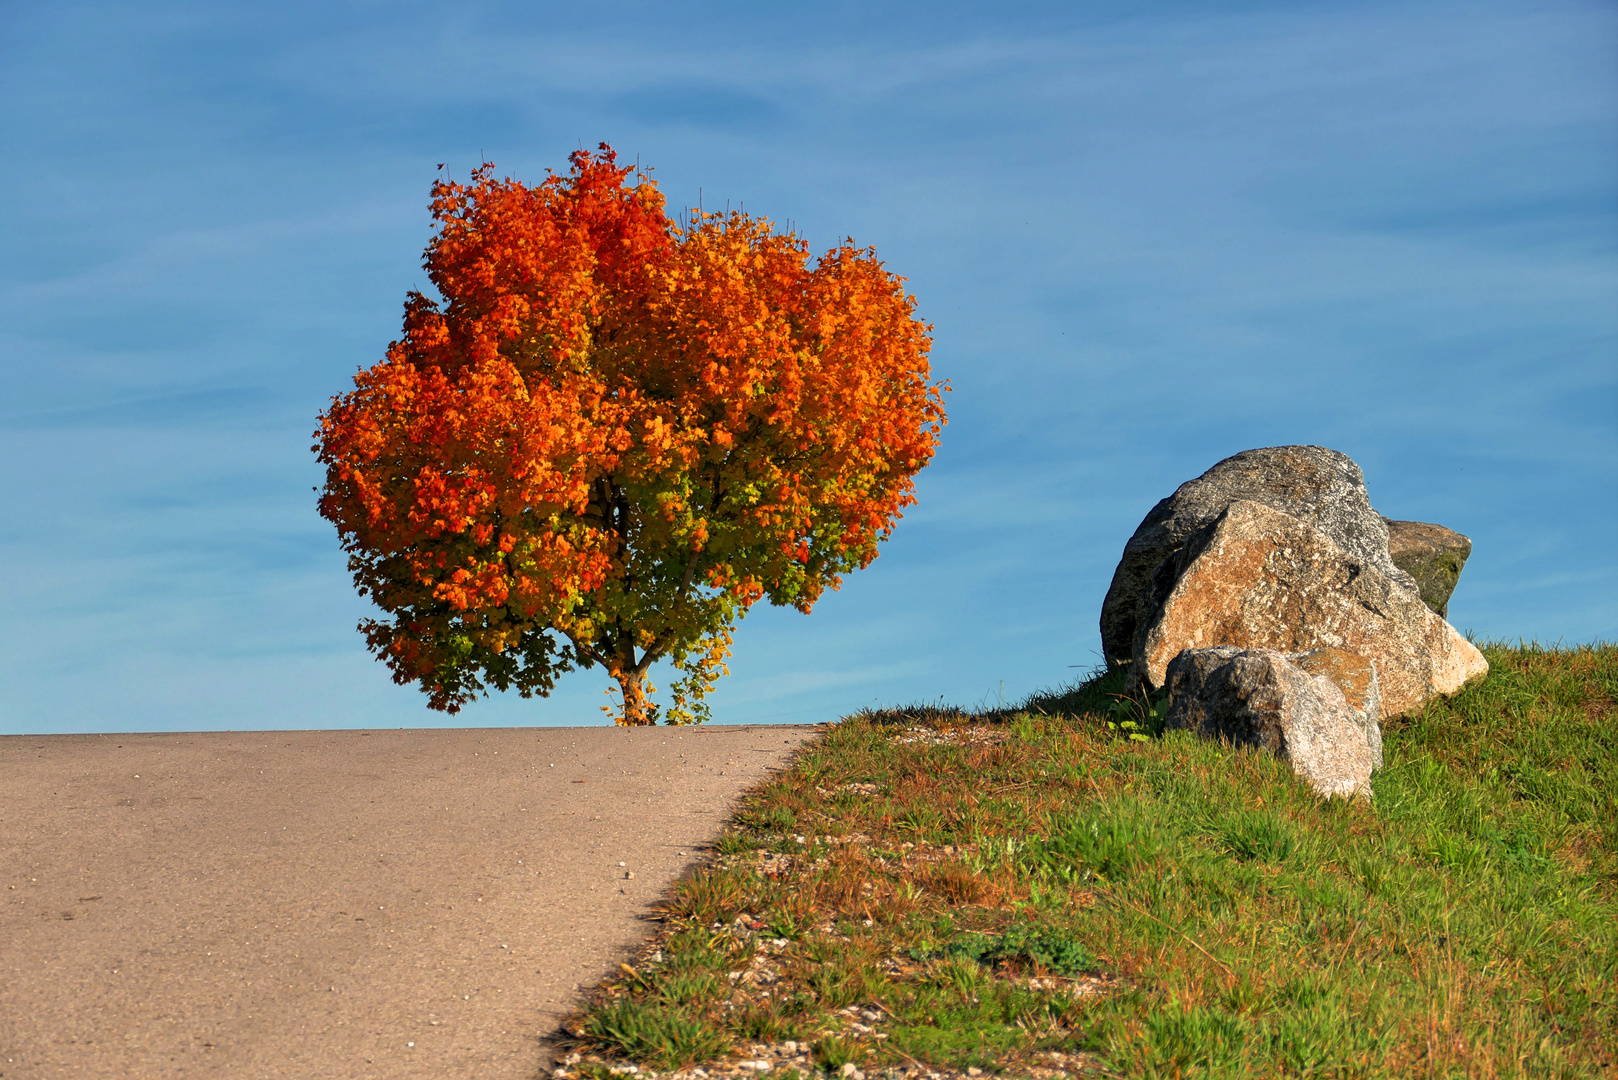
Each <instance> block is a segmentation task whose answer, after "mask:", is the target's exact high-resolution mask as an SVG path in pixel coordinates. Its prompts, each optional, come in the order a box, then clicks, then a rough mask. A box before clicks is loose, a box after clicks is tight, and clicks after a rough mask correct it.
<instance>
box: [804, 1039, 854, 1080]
mask: <svg viewBox="0 0 1618 1080" xmlns="http://www.w3.org/2000/svg"><path fill="white" fill-rule="evenodd" d="M809 1053H810V1058H811V1059H812V1060H813V1061H814V1063H815V1065H816V1066H817V1067H819V1069H820V1071H821V1072H824V1073H826V1074H827V1075H830V1074H832V1073H836V1072H841V1071H842V1068H843V1066H844V1065H849V1064H855V1065H857V1064H859V1059H860V1048H859V1046H858V1044H856V1043H854V1042H851V1041H850V1040H848V1039H844V1038H840V1037H838V1036H836V1035H827V1036H825V1037H824V1038H821V1039H816V1040H815V1044H814V1046H813V1047H811V1048H810V1051H809Z"/></svg>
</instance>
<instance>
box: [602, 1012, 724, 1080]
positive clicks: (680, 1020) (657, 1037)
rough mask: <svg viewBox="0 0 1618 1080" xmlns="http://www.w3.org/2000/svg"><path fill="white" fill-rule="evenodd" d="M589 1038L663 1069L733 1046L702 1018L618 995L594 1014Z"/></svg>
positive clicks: (706, 1056)
mask: <svg viewBox="0 0 1618 1080" xmlns="http://www.w3.org/2000/svg"><path fill="white" fill-rule="evenodd" d="M584 1034H585V1037H586V1038H587V1039H588V1040H589V1041H590V1042H593V1043H594V1044H595V1045H596V1046H598V1047H600V1048H602V1049H604V1050H609V1051H617V1052H619V1053H622V1054H625V1055H626V1056H628V1057H631V1058H634V1059H636V1060H638V1061H645V1062H647V1063H648V1064H652V1065H657V1066H660V1067H662V1068H668V1069H673V1068H679V1067H680V1066H682V1065H689V1064H691V1063H692V1062H694V1061H706V1060H709V1059H711V1058H713V1057H716V1056H718V1055H719V1054H723V1053H724V1052H725V1051H727V1050H729V1049H730V1040H729V1039H728V1038H727V1037H726V1036H725V1033H724V1032H723V1031H721V1030H719V1029H718V1028H716V1027H714V1026H713V1025H712V1024H710V1023H708V1022H706V1021H705V1020H702V1019H695V1018H692V1017H690V1016H689V1015H687V1014H685V1013H682V1012H678V1011H675V1010H672V1009H667V1008H663V1007H660V1006H657V1005H649V1004H646V1003H644V1002H639V1001H634V1000H631V999H629V998H617V999H615V1000H613V1001H609V1002H607V1003H606V1004H604V1005H602V1006H600V1007H598V1008H597V1009H595V1010H594V1011H593V1012H591V1013H590V1015H589V1017H588V1018H587V1019H586V1020H585V1023H584Z"/></svg>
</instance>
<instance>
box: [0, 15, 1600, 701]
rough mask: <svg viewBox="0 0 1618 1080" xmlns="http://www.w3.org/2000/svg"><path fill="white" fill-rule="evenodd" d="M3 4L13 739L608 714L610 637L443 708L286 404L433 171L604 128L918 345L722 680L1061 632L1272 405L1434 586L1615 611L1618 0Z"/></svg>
mask: <svg viewBox="0 0 1618 1080" xmlns="http://www.w3.org/2000/svg"><path fill="white" fill-rule="evenodd" d="M1076 8H1077V9H1080V13H1079V14H1075V13H1074V9H1076ZM6 22H7V32H6V33H5V35H3V36H0V94H3V100H4V102H5V106H6V107H5V108H4V109H3V110H0V160H4V161H5V162H6V164H7V172H8V174H9V175H10V176H11V177H12V184H13V187H12V188H11V189H10V190H11V195H10V196H9V197H8V198H7V200H6V205H5V208H4V210H0V256H3V257H0V447H3V454H4V461H5V463H6V467H5V469H4V471H3V475H0V492H3V496H4V506H5V507H6V513H5V515H4V517H3V519H0V560H3V565H4V567H5V569H4V572H3V574H0V732H10V733H22V732H27V733H44V732H71V731H120V730H121V731H130V730H195V729H213V728H234V729H250V728H312V727H400V726H426V725H441V724H446V723H452V724H456V725H465V726H504V725H514V724H536V725H549V724H593V723H599V722H602V716H601V714H600V713H599V712H598V711H597V708H598V706H599V705H600V704H601V703H602V701H603V700H604V698H603V691H604V690H605V689H606V686H607V680H606V678H605V676H604V675H603V674H601V673H600V672H599V671H596V672H586V673H575V674H573V675H571V676H568V677H567V679H566V680H565V681H564V683H563V685H562V686H561V687H560V688H559V690H558V692H557V693H556V694H555V695H553V696H552V697H551V698H550V699H548V700H533V701H523V700H521V699H519V698H516V697H511V698H510V699H505V698H491V699H488V700H486V701H483V702H479V703H477V704H475V705H473V706H471V707H469V708H468V709H466V710H465V711H463V712H462V713H461V714H460V715H459V716H458V717H456V718H454V719H449V718H446V717H443V716H442V715H440V714H436V713H431V712H429V711H428V710H427V709H426V708H425V706H424V704H423V698H422V696H421V695H420V694H419V692H418V691H415V690H411V689H407V688H399V687H395V686H393V685H392V684H391V683H390V682H389V681H388V678H387V673H386V669H385V668H384V667H383V666H382V665H381V664H379V663H377V662H376V661H374V660H373V659H372V658H371V657H370V656H369V654H367V653H366V651H365V649H364V647H363V643H362V642H361V640H360V638H359V636H358V635H357V634H356V633H355V631H354V625H355V623H356V622H357V621H358V619H359V618H361V617H362V615H363V614H364V613H365V607H364V604H363V603H362V602H361V601H360V599H359V598H358V597H356V596H355V595H354V592H353V589H352V587H351V585H350V583H349V581H348V578H347V575H346V573H345V570H344V559H343V555H342V553H341V552H340V551H339V549H338V546H337V538H336V534H335V532H334V530H333V529H332V528H331V527H330V526H329V525H328V524H327V523H326V522H324V521H323V520H322V519H320V518H319V517H318V516H317V515H316V513H315V509H314V495H313V492H312V491H311V488H313V487H314V486H315V485H316V484H318V483H320V481H321V475H320V472H319V470H318V469H317V467H316V464H315V461H314V459H313V456H312V455H311V454H310V452H309V445H310V441H311V440H310V433H311V432H312V430H313V428H314V425H315V416H316V414H317V413H318V412H319V410H320V409H321V408H322V407H323V406H324V405H325V403H326V402H327V401H328V400H329V399H330V397H331V396H332V395H333V394H336V393H340V392H342V391H343V390H345V389H346V388H347V386H348V385H349V379H350V377H351V376H352V374H353V373H354V371H355V370H356V369H357V368H359V367H361V366H368V365H370V364H371V363H373V362H374V361H375V360H377V359H378V358H379V357H380V356H381V354H382V351H383V348H384V347H385V345H386V343H387V342H388V341H389V340H390V339H391V338H393V337H394V336H396V334H397V331H398V326H399V316H400V311H401V305H402V302H403V299H404V295H405V292H406V291H407V290H408V289H411V288H414V287H421V286H424V285H425V277H424V275H423V273H422V272H421V270H420V256H421V249H422V247H423V245H424V243H425V242H426V240H427V238H428V235H429V224H430V222H429V217H428V214H427V208H426V203H427V191H428V187H429V185H430V184H431V182H432V180H433V179H434V177H435V176H436V175H437V173H436V171H435V169H436V166H437V164H438V163H439V162H447V163H448V168H449V170H450V171H451V172H452V173H453V174H454V175H456V176H458V177H464V176H465V175H466V173H467V172H468V170H470V169H471V168H472V167H473V166H475V165H476V164H477V163H478V162H479V161H480V160H483V159H485V158H487V159H488V160H492V161H493V162H495V163H496V165H497V167H498V169H499V171H500V172H501V173H503V174H509V175H513V176H516V177H518V178H521V179H525V180H529V181H537V180H539V179H541V178H542V177H543V175H544V171H545V169H546V168H547V167H552V168H557V169H561V168H563V167H564V165H565V159H566V155H567V153H568V152H569V151H571V150H573V149H576V148H577V147H579V146H581V145H582V146H593V145H595V144H596V143H597V142H600V141H603V140H605V141H608V142H610V143H612V144H613V145H614V146H615V147H616V148H617V149H618V150H619V151H620V152H621V153H622V154H624V155H626V156H627V157H628V158H629V159H631V160H633V159H635V158H636V157H639V159H640V161H641V162H642V163H643V164H646V165H651V166H653V167H654V168H655V174H654V175H655V176H656V178H657V179H658V181H659V183H660V185H661V186H662V187H663V189H664V190H665V192H667V194H668V195H669V197H670V199H671V201H672V202H674V203H675V204H677V205H678V204H688V203H692V202H695V201H696V199H697V198H698V194H699V191H700V193H701V198H702V200H703V202H704V203H705V204H706V205H708V206H710V207H712V206H717V205H721V204H723V203H724V202H725V201H726V200H730V201H731V202H732V203H744V204H745V205H746V207H747V209H748V211H749V212H751V213H754V214H759V215H763V216H768V217H771V218H773V219H776V220H779V221H785V220H787V219H790V220H791V221H792V222H793V223H794V225H795V226H796V227H797V228H798V229H799V231H801V232H802V233H803V234H804V235H805V237H806V238H807V239H808V240H809V242H810V243H811V244H812V245H813V246H814V247H815V248H816V249H817V250H818V249H824V248H826V247H829V246H831V245H832V244H833V243H834V242H835V241H837V240H838V239H839V238H840V237H842V236H845V235H851V236H853V237H854V238H855V239H856V240H858V241H859V242H861V243H869V244H872V245H875V247H876V248H877V250H878V252H879V254H880V255H881V256H882V257H883V258H884V259H885V260H886V262H887V264H888V266H889V267H890V269H892V270H894V271H895V272H897V273H900V274H903V275H905V276H907V277H908V278H909V280H910V284H911V288H912V290H913V291H914V293H915V294H916V296H917V297H918V299H919V301H920V308H921V314H922V315H923V317H924V318H926V319H927V320H928V321H930V322H932V323H933V324H934V325H935V327H936V330H935V344H934V352H933V362H934V370H935V373H936V374H937V375H938V376H939V377H941V378H947V379H948V380H949V381H950V383H951V384H952V385H953V387H954V391H953V393H952V394H951V395H950V396H949V409H950V415H951V424H950V426H949V428H948V429H947V430H946V432H945V439H944V443H943V446H942V448H941V451H940V453H939V456H938V458H937V459H936V462H935V463H934V464H933V465H932V466H931V467H930V468H929V469H928V470H927V471H926V472H924V473H923V474H922V476H921V478H920V481H919V494H920V499H921V501H920V504H919V505H918V506H917V507H915V508H914V509H913V510H912V511H911V512H910V513H909V514H908V516H907V517H906V519H905V520H904V521H903V522H902V523H901V524H900V527H899V529H898V530H897V532H896V533H895V535H894V538H893V539H892V541H890V542H889V544H888V545H887V546H886V548H885V550H884V554H883V555H882V557H881V558H879V559H878V560H877V562H876V563H875V564H874V565H873V566H872V567H871V568H870V569H868V570H866V571H863V572H861V573H858V574H855V575H853V576H851V577H850V578H849V580H848V582H847V583H846V585H845V586H844V588H843V590H842V592H840V593H837V594H833V595H830V596H828V597H827V598H826V599H824V600H823V601H822V602H821V604H820V605H819V607H817V609H816V611H815V613H814V614H812V615H810V616H808V617H804V616H801V615H798V614H797V613H795V612H792V611H781V610H771V609H767V608H760V609H757V610H755V612H754V613H753V614H752V615H750V616H749V617H748V618H747V619H746V620H745V622H744V623H743V624H742V625H741V627H740V630H739V633H738V636H737V648H736V652H735V656H734V658H733V661H732V664H731V669H732V672H733V675H732V676H731V678H730V679H728V680H726V681H725V682H724V683H722V684H721V687H720V689H719V691H718V692H717V694H716V695H715V698H714V704H715V713H716V716H717V718H718V719H719V720H721V721H723V722H744V721H753V720H767V721H790V722H817V721H822V720H828V719H835V718H836V717H837V716H839V715H842V714H845V713H847V712H850V711H852V710H855V709H858V708H860V707H862V706H866V705H873V704H896V703H906V702H912V701H919V700H937V699H939V698H940V697H942V698H943V699H945V700H948V701H953V702H959V703H965V704H972V703H978V702H984V701H988V702H993V701H995V700H997V699H998V698H999V697H1000V696H1001V695H1002V694H1003V695H1004V696H1005V697H1006V698H1007V699H1011V698H1016V697H1019V696H1021V695H1024V694H1026V693H1028V692H1030V691H1032V690H1035V689H1038V688H1041V687H1049V686H1053V685H1056V684H1059V683H1061V682H1063V681H1065V680H1067V679H1069V678H1071V677H1073V676H1074V675H1076V674H1080V673H1082V671H1083V670H1084V669H1086V668H1088V667H1089V666H1091V665H1093V664H1094V663H1096V662H1097V660H1098V655H1097V653H1098V650H1099V638H1098V634H1097V630H1096V620H1097V614H1098V611H1099V607H1100V603H1101V598H1102V596H1103V594H1104V593H1105V591H1106V587H1107V583H1108V581H1109V579H1110V577H1111V573H1112V569H1113V566H1114V565H1115V563H1116V561H1117V558H1118V554H1119V552H1120V550H1121V548H1122V546H1123V543H1124V541H1125V540H1126V539H1127V538H1128V536H1129V534H1130V533H1131V532H1132V531H1133V529H1134V527H1135V525H1136V524H1137V523H1138V522H1139V520H1140V518H1141V517H1142V515H1144V514H1145V512H1146V511H1147V510H1148V509H1149V508H1150V507H1151V506H1152V504H1153V503H1154V502H1156V501H1157V500H1158V499H1159V498H1161V497H1163V496H1164V495H1167V494H1168V493H1169V492H1171V491H1172V490H1173V489H1174V487H1175V486H1176V485H1177V484H1179V483H1181V482H1182V481H1184V480H1187V479H1190V478H1191V477H1193V476H1196V475H1197V474H1199V473H1201V472H1202V471H1203V470H1205V469H1206V468H1207V467H1208V466H1210V465H1212V464H1213V463H1214V462H1215V461H1217V460H1219V459H1220V458H1223V457H1225V456H1227V455H1229V454H1231V453H1234V452H1236V451H1238V450H1242V449H1247V448H1249V447H1254V446H1268V445H1277V444H1282V443H1317V444H1322V445H1325V446H1330V447H1333V448H1335V449H1338V450H1341V451H1343V452H1345V453H1347V454H1349V455H1350V456H1351V457H1353V458H1354V459H1355V460H1356V461H1358V462H1359V463H1360V465H1361V466H1362V467H1363V469H1364V470H1365V473H1366V478H1367V483H1368V486H1369V489H1370V493H1371V498H1372V502H1373V504H1374V505H1375V506H1376V507H1377V508H1378V509H1379V510H1380V511H1381V512H1382V513H1384V514H1386V515H1388V516H1390V517H1399V518H1414V519H1418V520H1426V521H1436V522H1440V523H1442V524H1445V525H1448V526H1450V527H1452V528H1455V529H1458V530H1460V531H1462V532H1464V533H1466V534H1468V535H1469V536H1471V537H1472V539H1473V541H1474V544H1475V549H1474V554H1473V557H1472V561H1471V562H1470V563H1469V564H1468V566H1467V569H1466V572H1465V574H1464V576H1463V577H1462V579H1461V584H1460V588H1459V590H1458V592H1457V594H1456V596H1455V599H1454V600H1453V602H1452V604H1451V608H1450V614H1451V620H1452V621H1453V622H1454V623H1455V624H1456V626H1457V627H1458V628H1460V629H1462V630H1470V631H1473V632H1475V633H1476V634H1477V635H1479V636H1482V637H1491V638H1511V639H1515V638H1518V637H1525V638H1538V639H1540V640H1542V641H1547V642H1550V641H1555V640H1558V639H1561V640H1564V641H1566V642H1585V641H1591V640H1595V639H1613V638H1618V544H1615V543H1614V541H1613V537H1614V536H1615V535H1618V52H1614V50H1613V49H1612V47H1611V45H1612V42H1613V41H1614V40H1618V8H1614V7H1613V6H1612V5H1611V4H1608V3H1555V2H1551V3H1546V2H1536V3H1526V2H1522V3H1465V4H1445V3H1435V2H1433V0H1420V2H1413V3H1307V2H1288V3H1284V4H1283V3H1273V4H1266V3H1251V4H1220V3H1198V4H1175V3H1163V4H1153V5H1139V4H1121V3H1111V4H1108V3H1102V4H1088V5H1072V4H1045V3H1024V4H1009V5H1008V4H1005V3H997V4H993V5H990V4H950V3H927V4H913V3H894V4H883V5H869V4H863V3H862V4H854V3H847V4H830V5H828V4H816V5H756V4H739V3H702V2H694V3H686V4H679V5H675V4H634V3H604V4H594V5H566V6H562V5H555V4H547V3H520V4H519V3H511V4H498V3H476V2H472V3H459V4H455V5H444V4H434V5H428V4H420V3H404V2H401V3H393V2H383V0H374V2H350V3H341V2H332V0H324V2H321V3H300V2H296V0H293V2H284V3H278V4H273V5H272V4H262V3H242V4H215V3H184V2H171V3H140V2H136V3H117V4H114V3H110V2H94V3H72V2H70V0H69V2H64V0H58V2H54V3H51V4H48V5H47V4H38V3H34V4H30V3H17V4H10V5H7V14H6Z"/></svg>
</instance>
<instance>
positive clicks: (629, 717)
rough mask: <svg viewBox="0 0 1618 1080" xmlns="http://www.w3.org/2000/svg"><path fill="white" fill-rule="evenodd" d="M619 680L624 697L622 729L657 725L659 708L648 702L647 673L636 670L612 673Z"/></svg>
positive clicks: (619, 720) (620, 691)
mask: <svg viewBox="0 0 1618 1080" xmlns="http://www.w3.org/2000/svg"><path fill="white" fill-rule="evenodd" d="M612 677H613V678H615V679H617V680H618V691H619V693H621V694H622V695H623V706H624V709H623V715H622V716H620V717H618V725H619V726H620V727H644V726H646V725H647V724H655V723H657V706H655V705H653V704H652V703H651V702H649V701H647V700H646V673H645V672H641V671H636V670H635V669H634V668H629V669H627V670H624V669H620V670H618V671H614V672H613V673H612Z"/></svg>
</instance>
